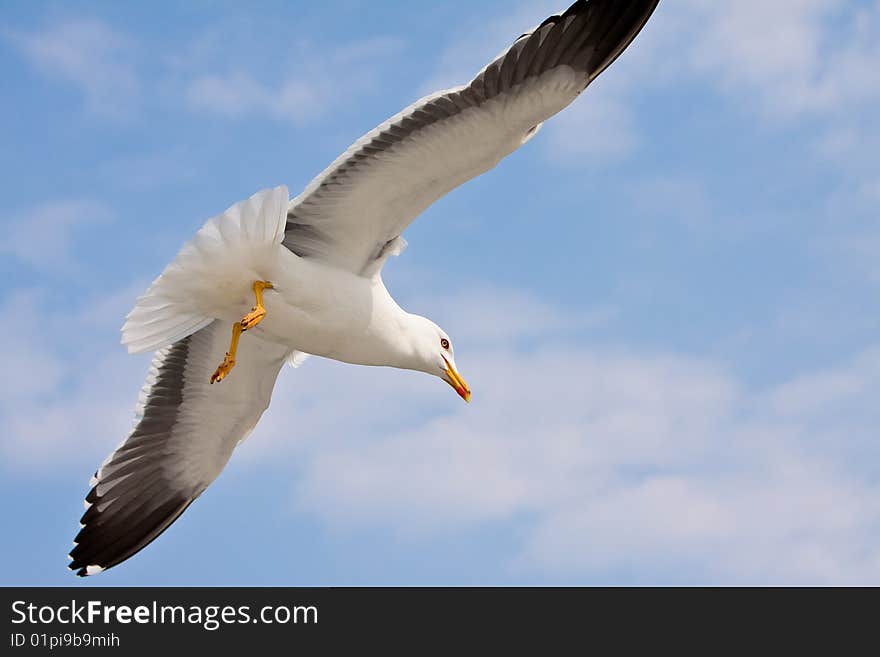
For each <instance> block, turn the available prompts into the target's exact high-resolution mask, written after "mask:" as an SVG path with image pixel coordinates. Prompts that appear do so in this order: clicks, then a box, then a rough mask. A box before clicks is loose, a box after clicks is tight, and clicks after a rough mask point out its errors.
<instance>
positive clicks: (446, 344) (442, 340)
mask: <svg viewBox="0 0 880 657" xmlns="http://www.w3.org/2000/svg"><path fill="white" fill-rule="evenodd" d="M440 346H441V347H443V348H444V349H449V340H447V339H446V338H440Z"/></svg>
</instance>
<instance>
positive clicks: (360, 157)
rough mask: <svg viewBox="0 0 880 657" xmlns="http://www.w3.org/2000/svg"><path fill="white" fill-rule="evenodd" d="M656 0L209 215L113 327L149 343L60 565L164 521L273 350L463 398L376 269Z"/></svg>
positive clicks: (443, 361) (582, 13) (508, 54)
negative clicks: (403, 372)
mask: <svg viewBox="0 0 880 657" xmlns="http://www.w3.org/2000/svg"><path fill="white" fill-rule="evenodd" d="M658 2H659V0H578V1H577V2H575V3H574V4H573V5H572V6H571V7H569V8H568V9H567V10H566V11H564V12H563V13H561V14H558V15H554V16H551V17H550V18H548V19H547V20H545V21H544V22H543V23H541V24H540V25H538V26H537V27H535V28H534V29H533V30H531V31H529V32H526V33H525V34H523V35H521V36H520V37H519V38H518V39H516V41H514V42H513V45H511V46H510V48H509V49H507V50H506V51H505V52H503V53H502V54H501V55H499V56H498V57H497V58H496V59H495V60H494V61H492V62H491V63H490V64H489V65H488V66H486V67H485V68H484V69H483V70H482V71H480V73H479V74H477V76H476V77H475V78H474V79H473V80H472V81H471V82H469V83H468V84H466V85H464V86H460V87H455V88H453V89H447V90H445V91H439V92H437V93H434V94H431V95H429V96H426V97H425V98H422V99H421V100H419V101H417V102H416V103H414V104H413V105H410V106H409V107H407V108H406V109H404V110H403V111H402V112H400V113H399V114H396V115H395V116H393V117H391V118H390V119H388V120H387V121H385V122H384V123H383V124H382V125H380V126H378V127H377V128H375V129H373V130H372V131H370V132H368V133H367V134H366V135H364V136H363V137H361V138H360V139H358V140H357V141H356V142H355V143H354V144H353V145H352V146H351V147H350V148H349V149H348V150H347V151H345V153H343V154H342V155H340V156H339V157H338V158H337V159H336V160H335V161H334V162H333V163H332V164H331V165H330V166H329V167H327V168H326V169H325V170H324V171H323V172H322V173H321V174H320V175H318V177H317V178H315V179H314V180H313V181H312V182H311V183H309V185H308V186H307V187H306V188H305V190H304V191H303V192H302V193H301V194H300V195H299V196H297V197H296V198H294V199H293V200H289V197H288V193H287V188H286V187H276V188H275V189H270V190H265V191H261V192H259V193H257V194H255V195H254V196H252V197H251V198H249V199H248V200H246V201H243V202H241V203H238V204H236V205H234V206H232V207H231V208H229V209H228V210H227V211H226V212H224V213H223V214H221V215H219V216H217V217H214V218H212V219H210V220H208V222H207V223H206V224H205V225H204V226H203V227H202V228H201V229H200V230H199V231H198V233H197V234H196V236H195V237H194V238H193V239H192V240H191V241H190V242H189V243H187V244H186V245H185V246H184V247H183V249H182V250H181V251H180V253H179V254H178V255H177V257H176V258H175V259H174V261H172V262H171V264H169V265H168V266H167V267H166V268H165V270H164V271H163V272H162V274H161V275H160V276H159V277H158V278H157V279H156V280H155V281H154V282H153V284H152V285H151V286H150V287H149V289H148V290H147V292H146V293H145V294H144V295H143V296H142V297H140V298H139V299H138V300H137V303H136V304H135V307H134V309H133V310H132V311H131V313H129V315H128V317H127V319H126V322H125V325H124V326H123V328H122V342H123V344H125V345H126V346H127V347H128V350H129V351H130V352H133V353H134V352H143V351H156V354H155V357H154V358H153V361H152V364H151V366H150V371H149V374H148V375H147V380H146V383H145V384H144V387H143V390H142V392H141V395H140V399H139V403H138V406H137V410H136V421H135V426H134V429H133V430H132V432H131V433H130V434H129V436H128V437H127V438H126V439H125V440H124V441H123V442H122V444H121V445H120V446H119V447H117V448H116V450H115V451H113V452H112V453H111V454H110V455H109V456H108V457H107V459H106V460H105V461H104V462H103V464H101V466H100V467H99V468H98V470H97V472H95V474H94V476H93V477H92V480H91V482H90V484H89V485H90V487H91V490H89V493H88V495H87V496H86V498H85V505H86V512H85V514H84V515H83V516H82V519H81V526H82V528H81V530H80V532H79V534H77V536H76V539H75V545H74V547H73V549H72V550H71V552H70V559H71V562H70V564H69V567H70V568H71V569H72V570H75V571H76V574H77V575H80V576H85V575H92V574H95V573H99V572H101V571H102V570H106V569H107V568H110V567H112V566H115V565H116V564H118V563H120V562H122V561H124V560H126V559H128V558H129V557H131V556H132V555H133V554H135V553H137V552H138V551H139V550H141V549H143V548H144V547H145V546H146V545H147V544H149V543H150V542H151V541H153V540H154V539H155V538H156V537H157V536H159V534H161V533H162V532H163V531H165V529H167V528H168V527H169V525H171V523H173V522H174V521H175V520H176V519H177V518H178V517H179V516H180V514H182V513H183V512H184V511H185V510H186V508H187V507H188V506H189V505H190V504H191V503H192V502H193V500H195V499H196V498H197V497H198V496H199V495H200V494H201V493H202V491H204V490H205V489H206V488H207V487H208V486H209V485H210V484H211V482H213V481H214V479H215V478H216V477H217V475H219V474H220V471H221V470H222V469H223V467H224V466H225V465H226V462H227V461H228V460H229V457H230V456H231V455H232V451H233V449H235V447H236V445H238V443H240V442H241V441H242V440H244V439H245V438H246V437H247V435H248V434H249V433H250V432H251V431H252V430H253V428H254V427H255V426H256V424H257V422H258V421H259V419H260V416H261V415H262V414H263V411H265V410H266V408H267V407H268V406H269V400H270V397H271V395H272V388H273V387H274V385H275V379H276V378H277V377H278V372H279V371H280V370H281V367H282V366H283V365H284V363H285V361H287V362H290V363H291V364H293V365H297V364H299V363H300V362H301V361H302V359H303V358H305V357H306V356H307V355H317V356H323V357H325V358H333V359H335V360H340V361H343V362H346V363H354V364H358V365H382V366H391V367H398V368H403V369H410V370H418V371H421V372H426V373H428V374H432V375H434V376H437V377H439V378H441V379H443V380H444V381H445V382H446V383H448V384H449V385H450V386H452V387H453V388H454V389H455V391H456V392H457V393H458V394H459V395H460V396H461V397H462V398H463V399H464V400H465V401H469V400H470V396H471V391H470V388H469V387H468V385H467V383H465V380H464V378H462V376H461V375H460V374H459V372H458V368H457V366H456V364H455V356H454V349H453V345H452V340H451V339H450V337H449V335H448V334H447V333H446V332H445V331H443V329H441V328H440V327H439V326H437V325H436V324H435V323H434V322H432V321H431V320H429V319H426V318H425V317H420V316H418V315H413V314H410V313H407V312H406V311H405V310H403V309H402V308H401V307H400V306H398V305H397V303H396V302H395V301H394V299H393V298H392V297H391V295H390V294H389V292H388V290H387V289H386V288H385V285H384V284H383V282H382V266H383V265H384V264H385V261H386V260H387V259H388V258H389V257H390V256H396V255H398V254H400V253H401V252H402V251H403V249H404V248H405V246H406V242H405V241H404V239H403V237H401V233H402V232H403V231H404V229H406V227H407V226H408V225H409V224H410V223H411V222H412V221H413V219H415V218H416V217H417V216H418V215H419V214H421V212H422V211H424V210H425V208H427V207H428V206H429V205H431V203H433V202H434V201H436V200H437V199H438V198H440V197H441V196H443V195H444V194H446V193H448V192H450V191H451V190H453V189H454V188H456V187H458V186H459V185H461V184H462V183H464V182H465V181H467V180H470V179H471V178H474V177H476V176H478V175H480V174H482V173H484V172H486V171H488V170H489V169H491V168H492V167H494V166H495V165H496V164H498V162H499V161H500V160H501V159H502V158H504V157H505V156H506V155H509V154H510V153H512V152H513V151H515V150H516V149H517V148H519V147H520V146H522V145H523V144H524V143H526V142H527V141H528V140H529V139H531V138H532V137H534V135H535V133H537V131H538V129H539V128H540V127H541V124H542V123H543V122H544V121H546V120H547V119H549V118H550V117H551V116H553V115H554V114H556V113H557V112H559V111H560V110H562V109H563V108H565V107H566V106H567V105H569V104H570V103H571V102H572V101H573V100H574V99H575V98H577V96H578V95H579V94H580V93H581V92H582V91H583V90H584V89H586V88H587V86H589V84H590V83H591V82H592V81H593V80H594V79H595V78H596V77H597V76H598V75H599V74H600V73H602V71H604V70H605V69H606V68H608V66H610V65H611V63H612V62H614V60H615V59H616V58H617V57H618V56H619V55H620V54H621V53H622V52H623V51H624V50H625V49H626V47H627V46H628V45H629V44H630V42H632V40H633V39H634V38H635V37H636V35H637V34H638V33H639V31H640V30H641V29H642V27H643V26H644V25H645V23H646V22H647V20H648V18H649V17H650V16H651V14H652V13H653V11H654V9H655V8H656V6H657V3H658ZM230 331H231V335H230ZM245 332H247V335H243V334H244V333H245Z"/></svg>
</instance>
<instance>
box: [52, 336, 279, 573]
mask: <svg viewBox="0 0 880 657" xmlns="http://www.w3.org/2000/svg"><path fill="white" fill-rule="evenodd" d="M228 343H229V326H228V325H227V324H225V323H224V324H221V323H220V322H216V321H215V322H214V323H212V324H210V325H208V326H206V327H205V328H203V329H201V330H199V331H197V332H195V333H193V334H192V335H190V336H189V337H186V338H184V339H182V340H179V341H178V342H175V343H174V344H172V345H170V346H169V347H166V348H165V349H162V350H161V351H159V352H157V353H156V356H155V358H154V359H153V363H152V366H151V368H150V373H149V375H148V376H147V381H146V383H145V385H144V389H143V391H142V392H141V398H140V402H139V404H138V411H137V422H136V425H135V428H134V429H133V430H132V432H131V434H130V435H129V436H128V438H126V440H125V442H123V443H122V444H121V445H120V446H119V447H118V448H116V450H115V451H114V452H113V453H112V454H110V456H108V457H107V459H106V460H105V461H104V463H103V464H102V465H101V467H100V468H98V471H97V472H96V473H95V476H94V477H93V479H92V482H91V486H92V488H91V490H90V491H89V493H88V495H87V496H86V512H85V514H84V515H83V517H82V520H81V521H80V522H81V524H82V529H81V530H80V532H79V534H77V536H76V539H75V543H76V545H75V546H74V548H73V550H71V552H70V557H71V559H72V561H71V563H70V564H69V566H70V568H71V569H72V570H76V571H77V575H80V576H84V575H92V574H95V573H98V572H101V571H102V570H105V569H107V568H110V567H112V566H115V565H116V564H118V563H120V562H122V561H124V560H125V559H128V558H129V557H130V556H132V555H133V554H135V553H136V552H138V551H139V550H141V549H143V548H144V547H145V546H146V545H147V544H149V543H150V542H151V541H153V540H154V539H155V538H156V537H157V536H159V534H161V533H162V532H163V531H165V530H166V529H167V528H168V526H169V525H171V523H173V522H174V521H175V520H176V519H177V518H178V517H179V516H180V514H181V513H183V512H184V511H185V510H186V508H187V507H188V506H189V505H190V504H191V503H192V502H193V500H195V498H197V497H198V496H199V495H200V494H201V493H202V491H204V490H205V489H206V488H207V487H208V486H209V485H210V483H211V482H212V481H214V479H215V478H216V477H217V475H219V474H220V471H221V470H222V469H223V467H224V466H225V465H226V462H227V461H228V460H229V457H230V456H231V455H232V450H233V449H234V448H235V446H236V445H237V444H238V443H239V442H241V441H242V440H244V438H246V437H247V435H248V434H249V433H250V432H251V430H252V429H253V428H254V426H255V425H256V424H257V421H258V420H259V419H260V416H261V415H262V414H263V411H264V410H266V408H267V407H268V406H269V400H270V398H271V396H272V388H273V387H274V386H275V379H276V378H277V376H278V372H279V370H280V369H281V366H282V365H283V364H284V361H285V359H286V358H287V356H288V353H289V351H290V350H289V349H287V348H286V347H284V346H281V345H276V344H273V343H270V342H266V341H264V340H261V339H260V338H259V337H257V336H256V335H252V334H248V335H247V336H246V338H244V339H242V341H241V343H240V345H239V349H238V355H237V358H236V361H237V364H236V366H235V371H234V372H233V376H230V377H229V378H227V379H226V380H224V381H223V383H222V384H221V385H215V386H212V385H210V384H209V378H210V376H211V372H213V371H214V368H215V367H216V366H217V365H218V364H219V363H220V362H221V361H222V360H223V356H224V354H225V352H226V348H227V346H228Z"/></svg>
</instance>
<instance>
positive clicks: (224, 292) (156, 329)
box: [122, 186, 288, 353]
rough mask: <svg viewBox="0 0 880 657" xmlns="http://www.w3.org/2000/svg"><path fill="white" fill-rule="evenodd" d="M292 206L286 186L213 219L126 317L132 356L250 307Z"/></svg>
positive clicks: (125, 341) (125, 337) (125, 336)
mask: <svg viewBox="0 0 880 657" xmlns="http://www.w3.org/2000/svg"><path fill="white" fill-rule="evenodd" d="M287 204H288V194H287V187H284V186H281V187H276V188H275V189H268V190H263V191H261V192H258V193H256V194H254V195H253V196H251V197H250V198H249V199H248V200H246V201H242V202H241V203H236V204H235V205H233V206H232V207H231V208H229V209H228V210H226V212H224V213H223V214H221V215H218V216H216V217H213V218H211V219H209V220H208V221H207V222H206V223H205V225H204V226H203V227H202V228H201V229H200V230H199V232H198V233H197V234H196V236H195V237H194V238H193V239H192V240H191V241H190V242H188V243H187V244H185V245H184V247H183V248H182V249H181V250H180V253H178V254H177V257H176V258H175V259H174V260H173V261H172V262H171V263H170V264H169V265H168V266H167V267H166V268H165V270H164V271H163V272H162V274H161V275H160V276H159V277H158V278H157V279H156V280H155V281H153V283H152V285H150V287H149V289H148V290H147V291H146V293H145V294H144V295H143V296H141V297H140V298H139V299H138V300H137V303H136V304H135V307H134V309H132V311H131V312H130V313H129V314H128V316H127V317H126V321H125V324H124V326H123V327H122V344H124V345H126V346H127V347H128V351H129V352H131V353H137V352H142V351H154V350H156V349H160V348H162V347H164V346H166V345H169V344H171V343H173V342H176V341H177V340H181V339H183V338H185V337H186V336H188V335H191V334H193V333H195V332H196V331H198V330H199V329H202V328H204V327H205V326H207V325H208V324H210V323H211V322H212V321H213V320H214V319H224V318H225V315H226V314H230V313H231V314H232V315H234V314H235V313H236V312H238V311H237V310H236V309H237V308H238V306H239V305H241V304H244V305H245V306H247V305H249V303H250V302H249V301H248V300H249V299H252V297H251V294H252V293H251V286H252V284H253V282H254V281H255V280H260V279H262V278H263V276H264V275H262V274H261V273H260V271H261V270H264V269H265V266H266V264H267V263H268V262H270V261H271V260H272V259H273V258H275V257H276V256H277V253H278V251H279V245H280V244H281V241H282V240H283V239H284V227H285V223H286V218H287ZM236 319H237V317H231V318H230V321H235V320H236Z"/></svg>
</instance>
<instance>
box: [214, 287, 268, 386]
mask: <svg viewBox="0 0 880 657" xmlns="http://www.w3.org/2000/svg"><path fill="white" fill-rule="evenodd" d="M271 289H272V283H270V282H268V281H254V297H256V300H257V303H256V305H255V306H254V307H253V308H251V311H250V312H249V313H248V314H247V315H245V316H244V317H242V318H241V319H240V320H239V321H237V322H236V323H235V324H233V325H232V340H231V341H230V343H229V351H227V352H226V357H225V358H224V359H223V362H222V363H220V365H219V366H218V367H217V369H216V370H214V373H213V374H212V375H211V383H218V382H220V381H222V380H223V379H224V378H226V375H227V374H229V373H230V372H231V371H232V368H233V367H235V352H236V351H238V340H239V338H241V334H242V333H244V332H245V331H247V330H248V329H251V328H254V327H255V326H256V325H257V324H259V323H260V322H262V321H263V318H264V317H265V316H266V307H265V306H264V305H263V290H271Z"/></svg>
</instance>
